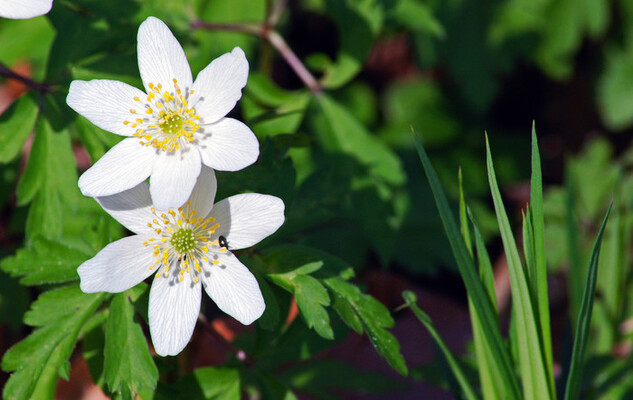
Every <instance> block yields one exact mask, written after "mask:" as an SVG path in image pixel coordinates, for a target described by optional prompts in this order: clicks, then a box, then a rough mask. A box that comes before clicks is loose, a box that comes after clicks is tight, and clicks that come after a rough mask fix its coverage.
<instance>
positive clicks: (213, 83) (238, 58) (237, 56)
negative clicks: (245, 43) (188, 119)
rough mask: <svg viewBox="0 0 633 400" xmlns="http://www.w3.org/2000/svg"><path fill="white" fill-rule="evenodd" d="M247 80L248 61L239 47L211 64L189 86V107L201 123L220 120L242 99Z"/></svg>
mask: <svg viewBox="0 0 633 400" xmlns="http://www.w3.org/2000/svg"><path fill="white" fill-rule="evenodd" d="M247 80H248V60H246V56H245V55H244V52H243V51H242V49H240V48H239V47H236V48H234V49H233V51H232V52H230V53H226V54H223V55H222V56H220V57H218V58H216V59H215V60H213V61H211V64H209V65H207V67H206V68H205V69H203V70H202V71H200V73H199V74H198V76H197V77H196V81H195V82H194V83H193V91H194V93H193V95H192V97H191V104H193V106H194V108H195V109H196V113H197V114H198V115H200V117H201V118H202V120H203V122H204V123H212V122H215V121H217V120H219V119H220V118H222V117H224V116H225V115H226V114H228V113H229V111H231V110H232V109H233V107H235V103H237V101H238V100H239V99H240V97H242V88H244V86H246V81H247Z"/></svg>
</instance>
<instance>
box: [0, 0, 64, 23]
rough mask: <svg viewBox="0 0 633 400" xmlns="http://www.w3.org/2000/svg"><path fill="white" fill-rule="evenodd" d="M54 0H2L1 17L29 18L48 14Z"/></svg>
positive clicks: (0, 5) (0, 6) (0, 0)
mask: <svg viewBox="0 0 633 400" xmlns="http://www.w3.org/2000/svg"><path fill="white" fill-rule="evenodd" d="M52 7H53V0H0V17H2V18H11V19H27V18H33V17H38V16H40V15H44V14H47V13H48V12H49V11H50V10H51V8H52Z"/></svg>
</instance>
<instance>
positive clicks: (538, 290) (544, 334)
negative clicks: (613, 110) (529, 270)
mask: <svg viewBox="0 0 633 400" xmlns="http://www.w3.org/2000/svg"><path fill="white" fill-rule="evenodd" d="M530 208H531V210H532V212H531V219H530V221H531V222H532V224H531V225H532V231H533V233H534V235H533V240H532V247H533V254H534V268H533V274H534V279H533V280H532V292H533V293H535V294H536V299H537V301H536V303H537V307H538V317H539V322H540V328H541V340H542V342H541V344H542V346H543V353H544V355H545V366H546V367H547V376H548V378H549V387H550V393H554V373H553V371H552V367H553V365H554V359H553V356H552V334H551V329H550V315H549V296H548V291H547V265H546V263H545V213H544V212H543V178H542V173H541V156H540V154H539V149H538V139H537V137H536V123H532V176H531V177H530Z"/></svg>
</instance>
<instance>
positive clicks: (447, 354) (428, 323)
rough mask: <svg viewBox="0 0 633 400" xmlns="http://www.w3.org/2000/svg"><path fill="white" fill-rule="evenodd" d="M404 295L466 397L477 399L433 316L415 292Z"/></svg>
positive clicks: (470, 399) (472, 399)
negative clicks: (422, 306) (439, 331)
mask: <svg viewBox="0 0 633 400" xmlns="http://www.w3.org/2000/svg"><path fill="white" fill-rule="evenodd" d="M402 297H403V298H404V300H405V301H406V302H407V306H409V308H410V309H411V311H413V314H414V315H415V317H416V318H417V319H418V321H420V322H421V323H422V325H424V327H425V328H426V330H427V331H428V332H429V333H430V334H431V337H432V338H433V340H435V343H436V344H437V346H438V347H439V348H440V350H441V351H442V355H443V356H444V358H445V359H446V362H447V363H448V365H449V367H450V369H451V371H452V372H453V374H454V375H455V379H457V382H458V383H459V388H460V389H461V391H462V393H463V394H464V397H465V398H466V399H469V400H475V399H477V395H476V394H475V391H474V389H473V387H472V385H471V384H470V382H469V381H468V379H467V378H466V375H465V374H464V371H463V370H462V368H461V366H460V365H459V363H458V362H457V359H455V356H453V353H451V351H450V350H449V349H448V347H447V346H446V343H444V340H442V337H441V336H440V334H439V333H438V332H437V330H436V329H435V326H434V325H433V321H432V320H431V317H429V316H428V314H426V313H425V312H424V311H422V310H421V309H420V308H419V307H418V305H417V304H416V303H417V299H416V296H415V294H414V293H413V292H410V291H405V292H403V293H402Z"/></svg>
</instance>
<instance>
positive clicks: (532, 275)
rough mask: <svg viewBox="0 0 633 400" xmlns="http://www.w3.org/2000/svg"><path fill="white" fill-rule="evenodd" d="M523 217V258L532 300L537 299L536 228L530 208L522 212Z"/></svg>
mask: <svg viewBox="0 0 633 400" xmlns="http://www.w3.org/2000/svg"><path fill="white" fill-rule="evenodd" d="M521 216H522V217H523V235H522V236H523V257H524V258H525V272H526V273H527V278H528V282H529V287H530V290H531V292H532V298H533V299H535V298H536V293H535V290H536V271H535V268H534V228H533V227H532V213H531V212H530V207H529V206H528V207H527V208H526V210H525V212H523V211H521Z"/></svg>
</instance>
